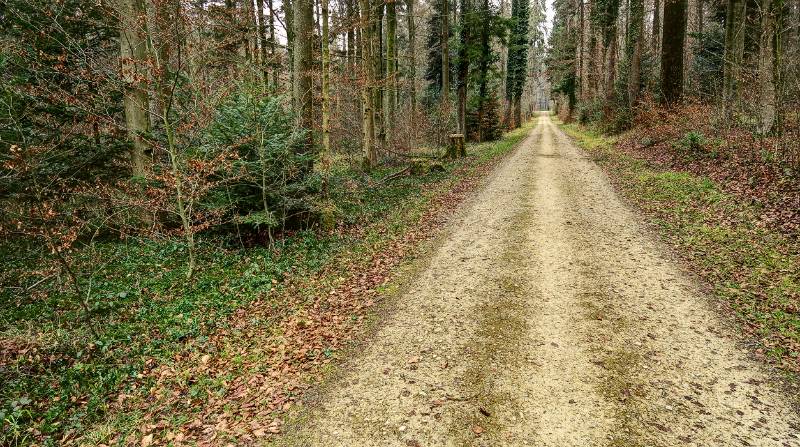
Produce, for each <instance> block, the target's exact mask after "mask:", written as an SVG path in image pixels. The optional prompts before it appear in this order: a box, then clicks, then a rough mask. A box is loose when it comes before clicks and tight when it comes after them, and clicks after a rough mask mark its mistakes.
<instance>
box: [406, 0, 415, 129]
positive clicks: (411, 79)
mask: <svg viewBox="0 0 800 447" xmlns="http://www.w3.org/2000/svg"><path fill="white" fill-rule="evenodd" d="M406 14H407V17H406V22H407V26H408V66H409V68H408V97H409V101H410V102H411V120H410V126H411V134H412V136H414V137H415V136H416V127H415V124H414V121H415V120H416V115H417V41H416V38H417V26H416V20H415V19H414V0H406ZM412 144H416V141H412Z"/></svg>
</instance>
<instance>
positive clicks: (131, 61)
mask: <svg viewBox="0 0 800 447" xmlns="http://www.w3.org/2000/svg"><path fill="white" fill-rule="evenodd" d="M119 17H120V23H119V24H120V39H119V43H120V49H119V53H120V64H121V69H122V80H123V82H124V83H125V90H124V94H123V104H124V108H125V126H126V128H127V130H128V139H129V140H130V143H131V149H130V158H131V171H132V173H133V175H143V174H144V173H145V172H146V169H147V162H146V155H145V152H146V151H147V150H148V145H147V142H146V141H145V140H144V136H143V135H144V134H145V133H146V132H147V131H149V130H150V119H149V117H148V114H149V112H150V107H149V103H148V98H147V91H146V90H145V88H144V86H142V82H144V80H145V79H147V77H148V76H147V69H146V60H147V41H146V39H145V34H144V25H145V21H146V12H145V6H144V3H143V1H142V0H121V2H120V10H119Z"/></svg>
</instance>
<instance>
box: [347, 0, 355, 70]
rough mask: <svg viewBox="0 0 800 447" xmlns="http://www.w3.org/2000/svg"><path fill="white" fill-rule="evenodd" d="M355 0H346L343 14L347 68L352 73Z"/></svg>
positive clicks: (353, 63) (353, 64) (353, 62)
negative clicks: (345, 32) (345, 26)
mask: <svg viewBox="0 0 800 447" xmlns="http://www.w3.org/2000/svg"><path fill="white" fill-rule="evenodd" d="M354 2H355V0H346V2H345V8H346V9H345V14H346V16H347V22H346V23H347V68H348V72H349V73H351V74H353V73H354V71H355V65H356V33H355V29H354V25H355V11H353V10H354V9H355V8H354V7H353V3H354Z"/></svg>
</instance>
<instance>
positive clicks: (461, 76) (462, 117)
mask: <svg viewBox="0 0 800 447" xmlns="http://www.w3.org/2000/svg"><path fill="white" fill-rule="evenodd" d="M470 7H471V5H470V2H469V0H461V5H460V11H459V13H460V23H459V25H460V29H459V46H458V76H457V81H458V88H457V97H458V132H459V133H461V134H463V135H464V136H466V134H467V124H466V122H467V121H466V119H467V79H468V78H469V57H468V54H467V53H468V49H469V48H468V47H469V45H470V41H469V40H470V33H469V25H470V24H469V20H468V14H469V12H470ZM484 20H489V17H485V18H484Z"/></svg>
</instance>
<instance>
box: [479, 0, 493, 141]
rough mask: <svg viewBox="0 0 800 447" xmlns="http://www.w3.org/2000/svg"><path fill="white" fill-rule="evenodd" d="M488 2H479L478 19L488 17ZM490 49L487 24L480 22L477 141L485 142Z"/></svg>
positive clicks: (486, 0)
mask: <svg viewBox="0 0 800 447" xmlns="http://www.w3.org/2000/svg"><path fill="white" fill-rule="evenodd" d="M489 14H490V11H489V0H483V1H482V2H481V15H480V17H482V18H485V17H489ZM490 52H491V47H490V46H489V23H488V20H481V55H480V60H479V65H478V83H479V84H478V141H481V142H482V141H485V139H486V135H485V130H486V129H485V126H484V124H483V120H484V115H485V114H486V111H485V108H486V96H487V94H488V91H487V90H488V89H487V84H488V80H489V78H488V77H489V58H490V57H491V54H490Z"/></svg>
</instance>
